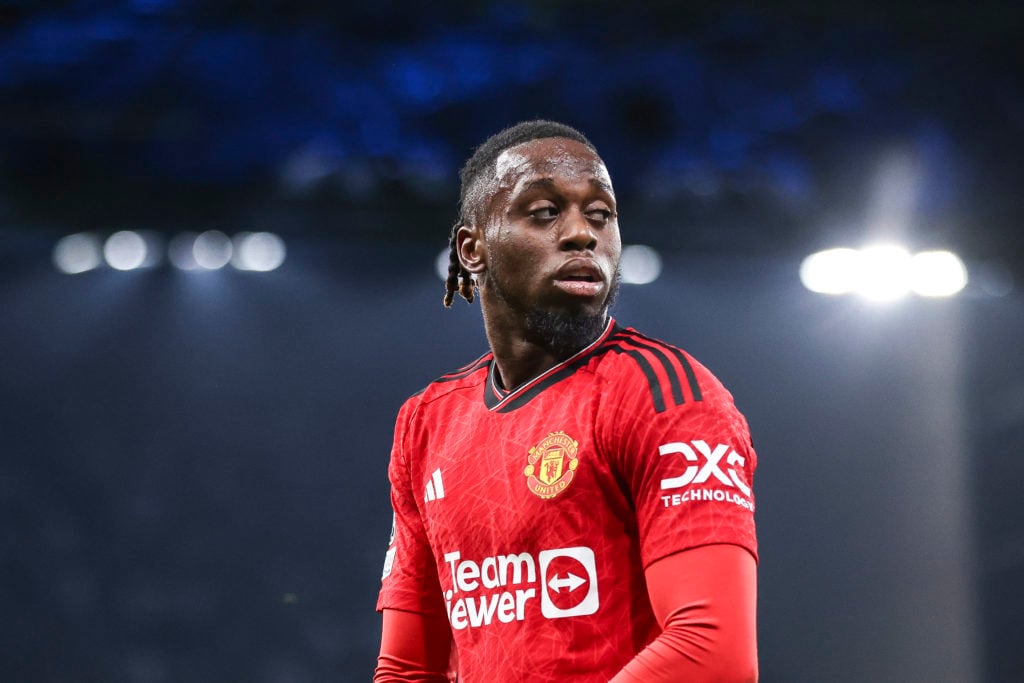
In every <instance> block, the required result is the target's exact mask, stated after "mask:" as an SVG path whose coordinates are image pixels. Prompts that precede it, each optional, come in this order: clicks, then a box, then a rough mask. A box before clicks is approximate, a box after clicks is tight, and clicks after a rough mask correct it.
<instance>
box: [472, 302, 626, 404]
mask: <svg viewBox="0 0 1024 683" xmlns="http://www.w3.org/2000/svg"><path fill="white" fill-rule="evenodd" d="M605 325H606V321H604V322H602V321H596V324H595V325H592V326H590V327H591V329H580V330H575V332H576V333H577V334H573V335H570V336H568V337H565V338H562V339H559V340H553V339H552V337H551V335H550V334H546V333H543V332H541V333H538V331H537V330H534V329H531V328H530V325H528V324H527V323H526V322H525V321H522V320H518V319H516V317H512V316H507V315H497V316H494V315H487V314H486V313H485V315H484V328H485V330H486V332H487V339H488V342H489V343H490V347H491V352H492V353H493V354H494V362H495V366H496V369H497V371H498V375H499V377H500V380H501V385H502V388H504V389H505V390H507V391H513V390H515V389H517V388H518V387H520V386H521V385H523V384H525V383H526V382H529V381H530V380H531V379H533V378H534V377H537V376H539V375H541V374H543V373H544V372H546V371H547V370H550V369H551V368H553V367H554V366H556V365H558V364H559V363H561V362H563V361H565V360H566V359H568V358H570V357H572V356H573V355H575V354H576V353H579V351H580V350H582V349H584V348H586V347H587V346H588V345H590V344H591V343H593V341H594V340H595V339H597V338H598V337H600V335H601V332H602V331H603V329H604V327H605Z"/></svg>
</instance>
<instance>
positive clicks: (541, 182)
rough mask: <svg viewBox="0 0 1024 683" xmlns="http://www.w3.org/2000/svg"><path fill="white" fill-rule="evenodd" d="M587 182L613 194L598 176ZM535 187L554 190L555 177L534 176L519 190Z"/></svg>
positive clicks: (528, 189) (526, 190) (609, 187)
mask: <svg viewBox="0 0 1024 683" xmlns="http://www.w3.org/2000/svg"><path fill="white" fill-rule="evenodd" d="M589 182H590V184H591V185H592V186H593V187H595V188H597V189H599V190H602V191H603V192H607V193H608V194H609V195H611V196H612V197H614V196H615V191H614V190H613V189H612V186H611V185H609V184H608V183H606V182H604V181H603V180H601V179H600V178H591V179H590V180H589ZM536 187H542V188H544V189H548V190H554V189H555V179H554V178H551V177H547V176H546V177H544V178H534V179H533V180H531V181H530V182H528V183H526V184H525V185H523V189H522V190H521V192H528V191H530V190H532V189H534V188H536Z"/></svg>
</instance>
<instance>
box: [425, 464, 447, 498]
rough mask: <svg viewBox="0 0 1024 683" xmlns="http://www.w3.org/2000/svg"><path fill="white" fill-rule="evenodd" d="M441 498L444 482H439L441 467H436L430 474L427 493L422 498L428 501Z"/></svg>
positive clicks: (442, 496)
mask: <svg viewBox="0 0 1024 683" xmlns="http://www.w3.org/2000/svg"><path fill="white" fill-rule="evenodd" d="M442 498H444V484H443V483H442V482H441V468H438V469H436V470H434V473H433V474H432V475H430V480H429V481H428V482H427V493H426V495H424V496H423V500H424V501H425V502H427V503H429V502H430V501H432V500H441V499H442Z"/></svg>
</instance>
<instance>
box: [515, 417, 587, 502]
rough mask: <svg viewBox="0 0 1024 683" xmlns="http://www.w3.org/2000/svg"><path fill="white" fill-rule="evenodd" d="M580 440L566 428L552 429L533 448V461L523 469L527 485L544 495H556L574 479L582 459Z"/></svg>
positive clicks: (533, 490)
mask: <svg viewBox="0 0 1024 683" xmlns="http://www.w3.org/2000/svg"><path fill="white" fill-rule="evenodd" d="M578 448H579V442H577V441H575V440H573V438H572V437H571V436H569V435H568V434H566V433H565V432H552V433H550V434H548V435H547V437H546V438H545V439H544V440H543V441H541V442H540V443H539V444H537V445H536V446H534V447H533V448H531V449H530V457H529V464H528V465H527V466H526V469H524V470H523V475H524V476H525V477H526V488H528V489H530V491H532V492H533V493H535V494H536V495H538V496H540V497H541V498H544V499H545V500H546V499H548V498H554V497H555V496H557V495H558V494H560V493H561V492H562V491H564V490H565V489H566V488H568V486H569V484H571V483H572V480H573V478H574V477H575V476H576V468H577V467H579V464H580V461H579V458H577V457H576V451H577V449H578Z"/></svg>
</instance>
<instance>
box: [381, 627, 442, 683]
mask: <svg viewBox="0 0 1024 683" xmlns="http://www.w3.org/2000/svg"><path fill="white" fill-rule="evenodd" d="M383 619H384V623H383V626H382V628H381V643H380V655H379V656H378V657H377V669H376V670H375V671H374V673H373V683H448V681H449V676H448V663H449V655H450V650H451V642H452V636H451V631H450V629H449V626H448V620H447V619H445V618H444V617H432V616H428V615H423V614H416V613H414V612H402V611H400V610H393V609H386V610H384V611H383Z"/></svg>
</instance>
